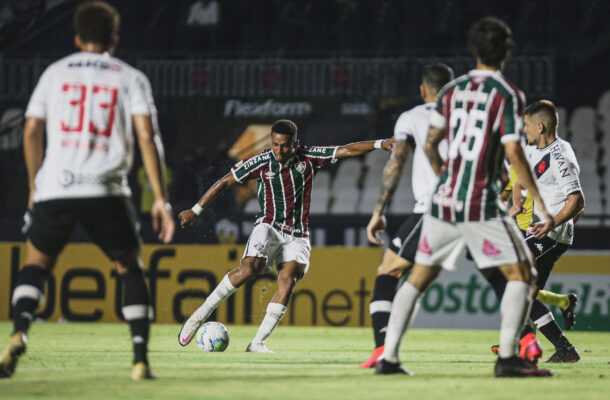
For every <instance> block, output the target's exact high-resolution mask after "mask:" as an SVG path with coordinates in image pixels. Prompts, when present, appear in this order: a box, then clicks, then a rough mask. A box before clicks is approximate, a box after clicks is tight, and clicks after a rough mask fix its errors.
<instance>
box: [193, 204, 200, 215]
mask: <svg viewBox="0 0 610 400" xmlns="http://www.w3.org/2000/svg"><path fill="white" fill-rule="evenodd" d="M191 210H193V212H194V213H195V214H197V215H199V214H201V212H202V211H203V208H202V207H201V206H200V205H199V203H195V205H194V206H193V208H191Z"/></svg>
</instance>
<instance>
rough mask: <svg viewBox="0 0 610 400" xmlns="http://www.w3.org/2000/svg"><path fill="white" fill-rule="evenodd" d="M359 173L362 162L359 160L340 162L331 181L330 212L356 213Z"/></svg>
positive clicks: (358, 198) (358, 199)
mask: <svg viewBox="0 0 610 400" xmlns="http://www.w3.org/2000/svg"><path fill="white" fill-rule="evenodd" d="M361 175H362V162H361V161H360V160H356V159H348V160H344V161H342V162H341V163H340V165H339V169H338V170H337V174H336V175H335V179H334V180H333V183H332V189H331V193H332V194H333V202H332V205H331V207H330V213H331V214H335V215H347V214H354V213H356V210H357V207H358V202H359V201H360V189H359V188H358V183H359V180H360V177H361Z"/></svg>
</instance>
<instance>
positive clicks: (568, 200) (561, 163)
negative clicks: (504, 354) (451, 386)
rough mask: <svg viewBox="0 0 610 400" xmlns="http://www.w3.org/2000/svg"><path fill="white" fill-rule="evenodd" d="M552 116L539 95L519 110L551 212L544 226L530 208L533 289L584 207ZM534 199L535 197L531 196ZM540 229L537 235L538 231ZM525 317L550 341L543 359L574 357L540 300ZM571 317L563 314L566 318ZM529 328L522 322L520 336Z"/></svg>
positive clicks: (567, 241) (574, 164) (572, 159)
mask: <svg viewBox="0 0 610 400" xmlns="http://www.w3.org/2000/svg"><path fill="white" fill-rule="evenodd" d="M557 126H558V116H557V110H556V108H555V105H554V104H553V103H552V102H550V101H548V100H540V101H537V102H535V103H534V104H531V105H530V106H529V107H527V109H526V110H525V124H524V131H525V133H526V135H527V142H528V144H529V145H530V146H528V147H527V149H526V153H527V158H528V162H529V165H530V167H531V168H532V169H533V171H534V174H535V175H536V182H537V185H538V187H539V188H540V191H541V194H542V199H544V202H545V204H547V205H548V206H549V208H550V209H551V211H552V212H553V214H554V215H555V216H554V219H555V224H556V226H555V228H554V229H552V230H550V231H548V232H544V230H543V228H542V226H543V224H544V222H545V218H546V216H545V215H543V214H541V213H540V212H538V210H537V209H536V208H535V209H534V214H533V219H532V224H531V225H530V227H529V228H528V230H527V235H528V236H527V238H526V242H527V245H528V247H529V248H530V250H531V251H532V253H533V254H534V256H535V257H536V270H537V271H538V278H537V279H536V285H535V286H534V289H535V290H536V291H537V290H538V289H543V288H544V286H545V284H546V281H547V280H548V278H549V275H550V274H551V271H552V270H553V266H554V265H555V262H557V260H558V259H559V257H561V255H562V254H563V253H565V252H566V251H567V249H568V248H569V247H570V245H571V244H572V240H573V237H574V221H573V219H574V218H577V217H578V216H579V215H580V214H581V213H582V211H583V210H584V205H585V199H584V195H583V193H582V189H581V187H580V180H579V178H578V174H579V172H580V168H579V166H578V161H577V160H576V155H575V154H574V151H573V150H572V146H570V144H569V143H568V142H566V141H565V140H563V139H561V138H560V137H558V136H557ZM521 186H522V185H521V179H520V178H519V179H518V180H517V182H516V183H515V188H514V189H515V205H516V207H515V209H513V213H514V214H518V213H519V211H521V210H522V209H521V210H520V209H519V208H520V206H519V205H520V204H521V202H522V201H521V198H520V195H521ZM534 205H536V200H534ZM541 231H542V232H544V233H545V234H544V235H539V234H538V233H539V232H541ZM530 317H531V319H532V321H534V324H535V325H536V327H537V328H538V330H539V331H540V332H542V333H543V334H544V336H546V338H547V339H549V341H550V342H551V343H553V345H554V346H555V354H553V355H552V356H551V358H549V360H548V361H547V362H551V363H565V362H577V361H578V360H579V359H580V354H579V353H578V350H576V348H575V347H574V346H573V345H572V344H571V343H570V341H569V340H568V339H567V338H566V337H565V335H564V334H563V332H562V330H561V328H560V327H559V325H558V324H557V322H556V321H555V319H554V318H553V314H552V313H551V311H550V310H549V309H548V307H546V306H545V305H544V304H543V303H542V302H541V301H540V300H538V299H535V300H534V303H533V304H532V310H531V313H530ZM569 322H572V324H573V319H572V320H571V321H570V320H569V318H568V319H566V324H568V323H569ZM530 332H532V328H531V327H530V326H529V325H526V327H525V330H524V332H523V333H522V336H525V335H527V334H528V333H530Z"/></svg>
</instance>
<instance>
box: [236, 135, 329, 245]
mask: <svg viewBox="0 0 610 400" xmlns="http://www.w3.org/2000/svg"><path fill="white" fill-rule="evenodd" d="M336 151H337V146H313V147H302V148H300V149H299V150H298V151H297V153H296V154H295V155H294V156H293V157H292V158H291V159H289V160H288V161H286V162H285V163H280V162H278V161H276V159H275V157H274V156H273V152H272V151H271V150H265V151H263V152H262V153H260V154H257V155H255V156H253V157H251V158H248V159H246V160H243V161H240V162H238V163H237V164H235V165H234V166H233V168H231V173H232V174H233V176H234V177H235V180H236V181H237V182H239V183H243V182H245V181H248V180H250V179H256V180H257V193H258V204H259V206H260V209H261V211H260V213H259V214H258V215H257V216H256V222H255V225H258V224H260V223H266V224H269V225H271V226H273V227H275V228H276V229H278V230H281V231H284V232H286V233H289V234H292V235H294V236H296V237H308V236H309V229H308V227H309V221H308V217H309V206H310V204H311V190H312V187H313V179H314V177H315V174H316V171H317V170H318V169H319V168H321V167H323V166H325V165H328V164H331V163H332V162H334V161H335V153H336Z"/></svg>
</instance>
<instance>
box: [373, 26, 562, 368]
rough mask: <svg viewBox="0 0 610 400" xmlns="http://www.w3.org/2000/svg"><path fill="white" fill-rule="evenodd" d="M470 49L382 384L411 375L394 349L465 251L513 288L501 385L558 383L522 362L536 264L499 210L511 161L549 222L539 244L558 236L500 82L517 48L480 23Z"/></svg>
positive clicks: (443, 117) (450, 99) (445, 111)
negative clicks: (538, 379)
mask: <svg viewBox="0 0 610 400" xmlns="http://www.w3.org/2000/svg"><path fill="white" fill-rule="evenodd" d="M468 45H469V48H470V49H471V51H472V52H473V54H474V56H475V57H476V60H477V67H476V69H475V70H472V71H470V72H469V73H468V74H466V75H463V76H461V77H459V78H457V79H456V80H454V81H452V82H450V83H449V84H447V85H446V86H445V87H444V88H443V89H442V90H441V92H440V93H439V98H438V102H437V106H436V112H433V114H432V116H431V119H430V132H429V134H428V140H427V143H426V147H425V150H426V155H427V156H428V158H429V159H430V163H431V164H432V168H433V169H434V170H435V171H436V172H437V173H438V174H439V175H440V179H439V182H438V184H437V187H436V189H435V191H434V193H433V195H432V203H431V205H430V209H429V211H428V212H427V213H426V215H424V220H423V227H422V233H421V239H420V242H419V245H418V250H417V254H416V257H415V266H414V267H413V269H412V272H411V275H410V276H409V279H408V280H407V282H406V283H405V284H404V285H402V286H401V288H400V289H399V290H398V293H397V294H396V296H395V298H394V302H393V303H392V312H391V315H390V320H389V323H388V329H387V333H386V337H385V348H384V351H383V359H382V361H381V363H380V364H379V365H378V366H377V368H376V373H377V374H410V371H408V370H407V369H406V368H404V367H402V366H401V365H400V363H399V359H398V347H399V344H400V340H401V338H402V335H403V334H404V332H405V331H406V329H407V327H408V322H409V320H410V319H411V315H412V314H413V311H414V308H415V304H416V302H417V301H418V300H419V298H420V297H421V296H422V294H423V293H424V292H425V290H426V289H427V288H428V287H429V285H430V284H431V283H432V282H433V281H434V279H435V278H436V277H437V276H438V274H439V273H440V271H441V268H443V267H444V268H451V267H452V266H453V265H454V262H455V258H456V257H457V255H458V254H459V253H461V252H462V251H463V250H464V248H467V249H468V250H469V251H470V253H471V255H472V256H473V258H474V261H475V263H476V264H477V266H478V268H479V269H487V268H493V267H496V266H500V267H499V269H500V271H501V272H502V273H503V275H504V276H505V277H506V279H507V281H508V283H507V285H506V289H505V291H504V296H503V297H502V301H501V305H500V310H501V314H502V323H501V327H500V350H499V357H498V360H497V362H496V365H495V369H494V374H495V376H498V377H503V376H516V377H525V376H550V375H552V374H551V372H550V371H547V370H539V369H538V368H537V367H536V366H535V365H533V364H531V363H529V362H528V361H525V360H522V359H521V358H519V357H518V355H517V337H518V335H519V332H520V331H521V329H522V328H523V326H524V323H525V321H526V318H527V316H528V314H529V308H530V304H531V294H532V285H531V284H532V283H533V276H532V266H533V262H532V260H531V258H530V254H529V251H528V249H527V245H526V244H525V241H524V239H523V237H522V236H521V234H520V233H519V228H518V227H517V225H516V223H515V221H514V220H513V219H512V218H510V217H508V216H507V215H506V212H505V211H504V210H503V209H500V208H499V207H498V196H499V195H500V190H501V186H500V182H499V177H500V174H501V170H502V167H503V162H504V155H505V154H506V156H507V158H508V160H509V161H510V162H511V164H512V165H513V166H514V168H515V170H516V171H517V173H518V174H519V176H520V177H521V180H522V184H523V186H524V187H525V188H527V189H528V190H529V191H530V192H531V193H532V196H533V197H534V200H535V201H536V205H537V207H538V209H539V210H540V213H541V215H543V216H544V220H545V222H544V224H541V225H540V228H539V229H538V230H537V232H536V233H535V235H536V236H537V237H543V236H544V235H545V234H546V233H547V232H548V231H549V230H551V229H552V228H553V226H554V220H553V217H552V216H551V215H549V213H548V212H547V210H546V207H545V205H544V204H545V203H544V201H543V199H542V198H541V196H540V193H539V192H538V188H537V187H536V183H535V181H534V179H533V177H532V174H531V171H530V169H529V167H528V165H527V160H526V159H525V155H524V154H523V149H522V148H521V144H520V133H519V130H520V129H519V128H520V126H519V125H520V124H519V122H520V121H521V117H522V115H523V108H524V103H525V98H524V96H523V93H522V92H521V91H519V90H518V89H517V88H516V87H515V86H514V85H512V84H511V83H509V82H508V81H507V80H506V78H504V76H503V75H502V74H501V71H502V69H503V68H504V65H505V62H506V60H507V59H508V57H509V55H510V51H511V49H512V47H513V40H512V32H511V31H510V28H509V27H508V26H507V25H506V24H505V23H504V22H502V21H500V20H498V19H496V18H493V17H487V18H483V19H481V20H479V21H477V22H475V23H474V24H473V26H472V27H471V28H470V30H469V32H468ZM444 137H447V138H448V140H449V144H448V146H449V150H448V153H447V154H448V158H447V161H445V162H444V165H443V161H442V159H441V156H440V154H439V151H438V144H439V143H440V142H441V140H442V139H443V138H444Z"/></svg>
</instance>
